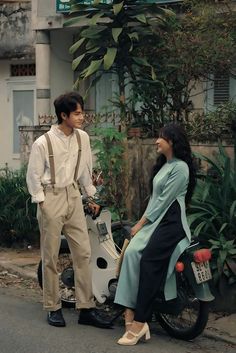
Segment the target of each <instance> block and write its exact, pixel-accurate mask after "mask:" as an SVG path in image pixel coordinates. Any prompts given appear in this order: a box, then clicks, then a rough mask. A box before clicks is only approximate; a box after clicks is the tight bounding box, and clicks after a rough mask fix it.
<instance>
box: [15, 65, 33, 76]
mask: <svg viewBox="0 0 236 353" xmlns="http://www.w3.org/2000/svg"><path fill="white" fill-rule="evenodd" d="M11 76H35V64H12V65H11Z"/></svg>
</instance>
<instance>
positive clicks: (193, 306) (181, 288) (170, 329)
mask: <svg viewBox="0 0 236 353" xmlns="http://www.w3.org/2000/svg"><path fill="white" fill-rule="evenodd" d="M177 288H178V294H179V296H180V298H182V301H183V303H184V304H183V308H182V311H181V313H179V314H178V315H177V314H165V313H158V312H155V313H154V314H155V316H156V319H157V320H158V321H159V323H160V325H161V327H162V328H163V329H164V330H165V331H166V332H167V333H168V334H169V335H170V336H172V337H175V338H177V339H182V340H186V341H189V340H192V339H194V338H195V337H197V336H198V335H200V334H201V333H202V332H203V330H204V328H205V327H206V324H207V321H208V313H209V302H204V301H201V300H199V299H198V298H196V296H195V295H194V292H193V289H192V287H191V284H189V282H188V280H187V278H186V277H185V276H184V274H183V273H182V274H181V278H179V279H178V280H177Z"/></svg>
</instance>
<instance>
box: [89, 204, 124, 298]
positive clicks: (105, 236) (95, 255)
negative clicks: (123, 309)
mask: <svg viewBox="0 0 236 353" xmlns="http://www.w3.org/2000/svg"><path fill="white" fill-rule="evenodd" d="M86 220H87V227H88V234H89V239H90V243H91V265H92V285H93V294H94V296H95V298H96V300H97V301H98V302H99V303H104V302H105V300H106V299H107V298H108V297H109V295H110V292H109V285H110V284H111V283H112V282H114V281H116V280H117V278H116V270H117V264H118V259H119V253H118V252H117V250H116V246H115V244H114V240H113V237H112V232H111V213H110V211H108V210H106V209H104V210H102V212H101V214H100V216H99V217H98V218H96V219H92V217H91V216H89V215H86Z"/></svg>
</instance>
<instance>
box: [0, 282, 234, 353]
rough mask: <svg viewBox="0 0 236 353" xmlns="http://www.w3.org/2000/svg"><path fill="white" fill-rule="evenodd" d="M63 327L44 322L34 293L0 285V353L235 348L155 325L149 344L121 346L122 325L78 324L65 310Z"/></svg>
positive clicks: (177, 352) (180, 352) (217, 352)
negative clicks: (187, 338)
mask: <svg viewBox="0 0 236 353" xmlns="http://www.w3.org/2000/svg"><path fill="white" fill-rule="evenodd" d="M64 316H65V319H66V322H67V326H66V327H65V328H55V327H51V326H49V325H47V323H46V321H45V312H43V311H42V308H41V303H40V302H39V299H38V298H37V297H35V296H32V297H30V295H29V292H28V294H27V296H25V295H24V296H23V294H22V291H21V292H19V293H18V291H17V289H16V288H14V290H12V289H11V288H10V289H9V288H0V352H1V353H118V352H119V353H120V352H129V353H134V352H135V353H144V352H145V353H173V352H174V353H191V352H194V353H213V352H214V353H233V352H235V347H233V346H231V345H228V344H225V343H223V342H216V341H214V340H211V339H207V338H204V337H200V338H198V339H196V340H195V341H194V342H183V341H178V340H175V339H171V338H170V337H169V336H168V335H166V334H165V333H164V332H162V331H161V329H160V328H158V329H157V330H156V331H155V332H153V333H152V338H151V340H150V341H149V342H148V343H139V344H138V346H134V347H121V346H119V345H117V344H116V340H117V339H118V338H119V337H120V336H121V334H122V332H123V328H122V327H118V326H117V327H115V328H114V329H113V330H103V329H98V328H94V327H88V326H83V325H78V324H77V314H76V312H75V311H74V310H72V309H64Z"/></svg>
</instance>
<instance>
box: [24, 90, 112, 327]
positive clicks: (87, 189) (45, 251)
mask: <svg viewBox="0 0 236 353" xmlns="http://www.w3.org/2000/svg"><path fill="white" fill-rule="evenodd" d="M54 106H55V112H56V115H57V118H58V125H53V126H52V127H51V129H50V131H49V132H48V133H47V134H44V135H42V136H40V137H39V138H38V139H37V140H36V141H35V142H34V144H33V146H32V150H31V154H30V159H29V164H28V170H27V185H28V189H29V192H30V194H31V196H32V202H36V203H37V204H38V209H37V218H38V223H39V229H40V235H41V238H40V243H41V256H42V264H43V268H42V270H43V303H44V309H45V310H47V311H48V315H47V320H48V323H49V324H50V325H53V326H58V327H59V326H60V327H62V326H65V320H64V318H63V315H62V311H61V300H60V294H59V279H58V274H57V259H58V253H59V248H60V235H61V232H63V234H65V236H66V238H67V241H68V244H69V247H70V251H71V255H72V259H73V267H74V274H75V294H76V308H77V309H79V310H80V316H79V321H78V323H80V324H86V325H94V326H97V327H102V328H108V327H110V322H109V321H107V320H104V319H102V318H101V317H100V316H99V313H98V311H97V310H96V309H95V303H94V299H93V293H92V277H91V268H90V255H91V249H90V243H89V237H88V231H87V226H86V220H85V215H84V211H83V206H82V200H81V194H80V191H79V188H78V183H77V181H78V182H79V184H80V187H81V188H82V190H83V193H85V194H86V195H87V196H93V195H94V194H95V192H96V188H95V187H94V186H93V184H92V178H91V175H92V156H91V148H90V141H89V136H88V135H87V133H86V132H84V131H82V130H77V129H81V126H82V123H83V121H84V117H83V109H84V102H83V99H82V97H81V96H80V95H79V94H78V93H76V92H70V93H66V94H63V95H61V96H59V97H58V98H57V99H56V100H55V101H54ZM91 208H92V209H93V211H94V212H95V213H97V212H98V210H99V206H98V205H96V204H94V203H92V204H91Z"/></svg>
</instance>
